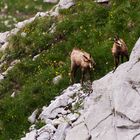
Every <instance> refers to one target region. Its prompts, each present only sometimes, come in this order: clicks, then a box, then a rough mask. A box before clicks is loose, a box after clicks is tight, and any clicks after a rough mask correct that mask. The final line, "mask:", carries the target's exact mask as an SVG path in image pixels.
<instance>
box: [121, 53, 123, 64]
mask: <svg viewBox="0 0 140 140" xmlns="http://www.w3.org/2000/svg"><path fill="white" fill-rule="evenodd" d="M121 62H122V63H123V55H121Z"/></svg>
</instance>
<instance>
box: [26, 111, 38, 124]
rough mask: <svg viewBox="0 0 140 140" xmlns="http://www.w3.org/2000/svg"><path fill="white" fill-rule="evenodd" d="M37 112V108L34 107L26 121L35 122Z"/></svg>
mask: <svg viewBox="0 0 140 140" xmlns="http://www.w3.org/2000/svg"><path fill="white" fill-rule="evenodd" d="M37 113H38V109H36V110H35V111H34V112H33V113H32V114H31V116H30V117H28V121H29V122H30V123H31V124H33V123H35V121H36V115H37Z"/></svg>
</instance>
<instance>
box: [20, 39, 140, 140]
mask: <svg viewBox="0 0 140 140" xmlns="http://www.w3.org/2000/svg"><path fill="white" fill-rule="evenodd" d="M139 75H140V38H139V40H138V41H137V43H136V45H135V47H134V49H133V50H132V53H131V55H130V60H129V61H128V62H126V63H124V64H121V65H120V66H119V67H118V68H117V70H116V71H115V72H114V73H112V72H110V73H108V74H107V75H106V76H104V77H103V78H101V79H99V80H97V81H94V82H93V84H92V90H93V91H92V90H90V91H89V90H88V89H89V88H87V89H85V88H81V86H80V85H79V84H75V85H73V86H70V87H68V89H66V90H65V91H63V92H62V95H61V96H59V97H56V99H55V100H54V101H52V103H51V104H50V105H49V106H48V107H45V106H44V107H43V111H42V113H41V114H40V115H39V118H38V120H37V119H36V120H34V122H35V121H36V122H37V121H40V120H42V121H44V122H45V125H44V126H43V127H42V128H40V129H38V130H37V129H36V128H35V125H32V127H31V128H30V130H31V132H29V133H28V134H26V137H25V138H22V140H35V139H38V140H44V139H45V140H47V139H48V140H122V139H123V140H139V139H140V113H139V112H140V108H139V103H140V77H139ZM91 91H92V92H91ZM32 115H33V114H32ZM30 117H31V116H30ZM34 118H36V116H34ZM33 126H34V128H33Z"/></svg>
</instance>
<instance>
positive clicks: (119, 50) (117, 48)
mask: <svg viewBox="0 0 140 140" xmlns="http://www.w3.org/2000/svg"><path fill="white" fill-rule="evenodd" d="M112 55H113V57H114V63H115V69H114V71H115V70H116V68H117V67H118V65H119V63H120V58H121V61H122V63H123V57H124V56H125V57H126V59H127V61H128V60H129V55H128V48H127V46H126V44H125V42H124V41H123V40H122V39H119V38H118V37H115V38H114V44H113V47H112Z"/></svg>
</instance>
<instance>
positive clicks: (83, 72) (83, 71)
mask: <svg viewBox="0 0 140 140" xmlns="http://www.w3.org/2000/svg"><path fill="white" fill-rule="evenodd" d="M81 71H82V77H81V85H83V81H84V75H85V70H84V69H82V70H81Z"/></svg>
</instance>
